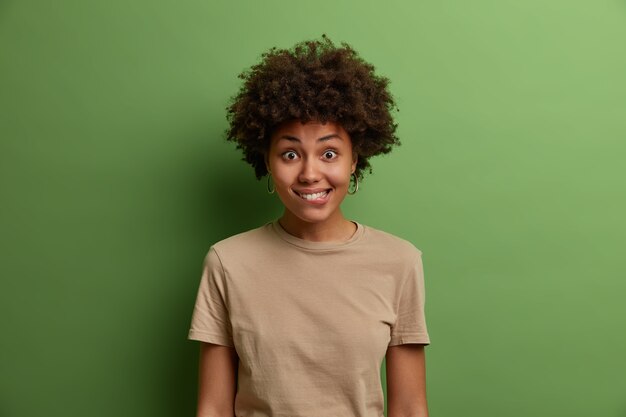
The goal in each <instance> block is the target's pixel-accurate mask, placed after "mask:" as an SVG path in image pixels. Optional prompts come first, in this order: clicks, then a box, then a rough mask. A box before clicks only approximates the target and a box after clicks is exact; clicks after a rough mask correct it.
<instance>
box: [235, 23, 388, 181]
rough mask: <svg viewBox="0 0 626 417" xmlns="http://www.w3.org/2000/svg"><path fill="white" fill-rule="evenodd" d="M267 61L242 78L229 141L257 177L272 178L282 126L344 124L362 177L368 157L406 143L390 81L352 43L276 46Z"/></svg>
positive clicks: (325, 39) (266, 54)
mask: <svg viewBox="0 0 626 417" xmlns="http://www.w3.org/2000/svg"><path fill="white" fill-rule="evenodd" d="M261 57H262V59H261V62H260V63H258V64H256V65H254V66H252V67H251V68H250V69H249V70H246V71H244V72H242V73H241V74H239V78H240V79H242V80H244V84H243V86H242V87H241V89H240V90H239V92H238V93H237V94H236V95H235V96H233V97H232V98H231V102H230V104H229V106H228V107H227V108H226V110H227V116H226V117H227V119H228V122H229V128H228V129H227V130H226V139H227V140H229V141H233V142H236V144H237V149H241V150H242V151H243V153H244V157H243V158H242V160H244V161H246V162H248V163H249V164H250V165H252V166H253V167H254V170H255V174H256V178H257V179H259V180H260V179H261V178H262V177H263V176H264V175H266V174H267V168H266V166H265V154H266V153H267V151H268V150H269V146H270V139H271V135H272V131H273V130H274V129H275V128H276V127H278V125H280V124H281V123H283V122H286V121H290V120H294V119H295V120H300V121H301V122H303V123H304V122H307V121H312V120H315V121H319V122H322V123H326V122H327V121H331V122H335V123H339V124H340V125H341V126H342V127H343V128H344V130H345V131H346V132H347V133H348V134H349V135H350V139H351V141H352V146H353V151H355V152H356V153H357V155H358V157H359V158H358V162H357V166H356V171H355V175H356V176H357V178H358V179H361V178H363V172H364V171H365V170H368V172H369V173H372V168H371V166H370V164H369V161H368V158H369V157H371V156H374V155H378V154H386V153H389V152H390V151H391V149H392V146H393V145H400V141H399V139H398V137H397V136H396V135H395V131H396V128H397V124H395V123H394V120H393V117H392V115H391V111H392V110H393V109H396V110H398V108H397V106H396V103H395V101H394V99H393V97H392V95H391V94H390V92H389V91H388V90H387V85H388V84H389V79H388V78H386V77H383V76H379V75H376V74H375V73H374V66H373V65H371V64H369V63H367V62H365V61H364V60H363V59H362V58H360V57H359V56H358V54H357V53H356V51H355V50H354V49H352V47H351V46H350V45H348V44H346V43H345V42H342V43H341V47H336V46H335V45H334V44H333V42H332V41H331V40H330V39H329V38H328V37H327V36H326V34H323V35H322V40H312V41H303V42H299V43H297V44H296V45H295V46H293V47H292V48H291V49H277V48H276V47H273V48H271V49H269V50H268V51H267V52H264V53H263V54H262V55H261Z"/></svg>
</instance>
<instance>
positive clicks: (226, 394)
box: [196, 342, 239, 417]
mask: <svg viewBox="0 0 626 417" xmlns="http://www.w3.org/2000/svg"><path fill="white" fill-rule="evenodd" d="M201 345H202V346H201V348H200V366H199V372H198V374H199V376H198V411H197V413H196V417H233V416H234V415H235V413H234V403H235V392H236V390H237V367H238V363H239V357H238V356H237V352H236V350H235V348H233V347H229V346H221V345H216V344H212V343H205V342H202V344H201Z"/></svg>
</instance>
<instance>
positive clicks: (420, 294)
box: [388, 252, 430, 346]
mask: <svg viewBox="0 0 626 417" xmlns="http://www.w3.org/2000/svg"><path fill="white" fill-rule="evenodd" d="M425 300H426V298H425V290H424V267H423V265H422V254H421V252H420V253H419V254H418V256H417V260H416V263H415V265H414V266H413V267H412V268H411V269H410V270H409V273H408V274H407V276H406V277H405V280H404V282H403V283H402V284H401V288H400V294H399V296H398V302H397V307H396V308H397V310H396V313H397V316H396V321H395V323H394V324H393V326H391V340H390V341H389V345H388V346H395V345H402V344H405V343H419V344H424V345H429V344H430V338H429V336H428V330H427V328H426V317H425V313H424V305H425Z"/></svg>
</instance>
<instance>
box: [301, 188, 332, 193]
mask: <svg viewBox="0 0 626 417" xmlns="http://www.w3.org/2000/svg"><path fill="white" fill-rule="evenodd" d="M330 189H331V188H330V187H328V188H303V189H301V190H294V191H295V192H296V193H298V194H315V193H321V192H322V191H326V190H330Z"/></svg>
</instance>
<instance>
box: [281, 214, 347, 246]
mask: <svg viewBox="0 0 626 417" xmlns="http://www.w3.org/2000/svg"><path fill="white" fill-rule="evenodd" d="M278 222H279V223H280V225H281V226H282V228H283V229H285V231H287V233H289V234H290V235H293V236H295V237H297V238H300V239H304V240H310V241H313V242H338V241H345V240H349V239H350V238H351V237H352V235H353V234H354V232H355V231H356V225H355V224H354V223H353V222H351V221H350V220H347V219H346V218H345V217H343V214H342V213H341V212H338V213H337V215H336V216H333V217H331V218H328V219H326V220H324V221H321V222H307V221H304V220H302V219H300V218H299V217H296V216H294V215H293V214H292V213H290V212H288V211H285V212H284V213H283V216H282V217H281V218H280V219H278Z"/></svg>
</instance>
